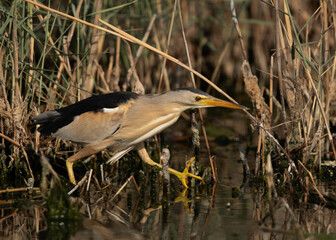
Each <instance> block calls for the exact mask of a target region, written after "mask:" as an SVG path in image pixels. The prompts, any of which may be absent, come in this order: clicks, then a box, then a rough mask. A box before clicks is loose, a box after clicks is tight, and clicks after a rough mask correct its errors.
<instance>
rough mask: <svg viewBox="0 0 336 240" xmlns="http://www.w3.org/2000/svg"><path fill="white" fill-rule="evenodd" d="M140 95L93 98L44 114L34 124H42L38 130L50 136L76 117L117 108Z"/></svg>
mask: <svg viewBox="0 0 336 240" xmlns="http://www.w3.org/2000/svg"><path fill="white" fill-rule="evenodd" d="M138 96H139V95H138V94H136V93H133V92H114V93H108V94H103V95H98V96H92V97H89V98H86V99H84V100H82V101H79V102H77V103H75V104H72V105H69V106H67V107H64V108H60V109H57V110H52V111H47V112H44V113H42V114H40V115H38V116H36V117H33V118H32V120H33V124H40V127H39V128H38V129H37V130H38V131H39V132H41V134H43V135H50V134H51V133H54V132H56V131H57V130H58V129H59V128H61V127H64V126H66V125H68V124H70V123H71V122H72V121H73V119H74V118H75V117H76V116H79V115H81V114H83V113H86V112H91V111H100V110H102V109H103V108H116V107H118V106H120V105H122V104H124V103H126V102H128V101H129V100H132V99H136V98H137V97H138Z"/></svg>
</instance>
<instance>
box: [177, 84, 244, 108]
mask: <svg viewBox="0 0 336 240" xmlns="http://www.w3.org/2000/svg"><path fill="white" fill-rule="evenodd" d="M171 93H172V95H171V97H172V98H174V99H172V100H173V101H174V102H176V103H178V104H179V105H181V107H185V108H205V107H224V108H234V109H247V108H246V107H244V106H242V105H239V104H235V103H232V102H228V101H224V100H222V99H219V98H215V97H213V96H211V95H209V94H207V93H205V92H203V91H201V90H198V89H194V88H181V89H177V90H173V91H171Z"/></svg>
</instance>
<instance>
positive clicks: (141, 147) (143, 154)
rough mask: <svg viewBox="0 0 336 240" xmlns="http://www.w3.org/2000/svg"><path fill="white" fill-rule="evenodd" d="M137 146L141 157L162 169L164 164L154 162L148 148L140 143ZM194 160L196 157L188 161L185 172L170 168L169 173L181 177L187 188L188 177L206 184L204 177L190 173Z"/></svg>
mask: <svg viewBox="0 0 336 240" xmlns="http://www.w3.org/2000/svg"><path fill="white" fill-rule="evenodd" d="M137 148H138V153H139V156H140V157H141V159H142V160H143V161H144V162H145V163H147V164H149V165H151V166H158V167H159V168H161V169H162V165H161V164H158V163H156V162H154V161H153V160H152V159H151V158H150V157H149V155H148V153H147V151H146V149H145V148H144V145H143V144H140V145H138V146H137ZM193 161H195V158H194V157H193V158H191V159H190V160H189V162H188V163H187V166H186V168H185V169H184V170H183V172H179V171H176V170H174V169H172V168H169V173H170V174H173V175H175V176H176V177H178V178H179V179H180V181H181V182H182V184H183V186H184V187H186V188H188V185H187V183H188V177H192V178H196V179H198V180H200V181H202V183H203V184H204V181H203V179H202V178H201V177H199V176H196V175H194V174H191V173H189V167H190V165H191V163H192V162H193Z"/></svg>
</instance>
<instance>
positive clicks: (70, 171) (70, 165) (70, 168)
mask: <svg viewBox="0 0 336 240" xmlns="http://www.w3.org/2000/svg"><path fill="white" fill-rule="evenodd" d="M66 167H67V171H68V175H69V180H70V182H71V183H72V184H74V185H76V178H75V174H74V171H73V162H69V161H68V160H67V161H66Z"/></svg>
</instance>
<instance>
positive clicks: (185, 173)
mask: <svg viewBox="0 0 336 240" xmlns="http://www.w3.org/2000/svg"><path fill="white" fill-rule="evenodd" d="M194 161H195V157H192V158H190V160H189V161H188V163H187V166H186V167H185V169H184V170H183V172H178V171H174V172H173V171H171V173H172V174H174V175H175V176H176V177H178V179H180V181H181V183H182V184H183V186H184V187H185V188H189V187H188V177H192V178H196V179H198V180H200V181H202V183H203V184H205V183H204V181H203V179H202V178H201V177H199V176H196V175H194V174H192V173H189V168H190V166H191V164H192V163H193V162H194Z"/></svg>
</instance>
